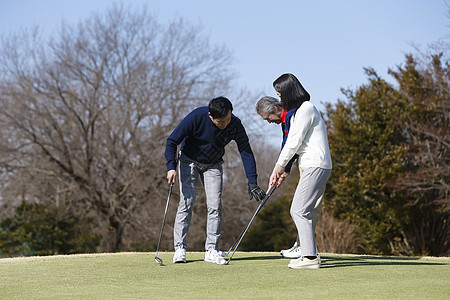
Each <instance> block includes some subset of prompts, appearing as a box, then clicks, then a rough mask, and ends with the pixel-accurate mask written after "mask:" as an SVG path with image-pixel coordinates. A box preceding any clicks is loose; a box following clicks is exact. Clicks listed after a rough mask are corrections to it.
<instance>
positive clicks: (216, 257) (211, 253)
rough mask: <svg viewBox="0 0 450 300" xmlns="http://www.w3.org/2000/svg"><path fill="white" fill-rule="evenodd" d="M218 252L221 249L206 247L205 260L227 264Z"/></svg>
mask: <svg viewBox="0 0 450 300" xmlns="http://www.w3.org/2000/svg"><path fill="white" fill-rule="evenodd" d="M220 252H221V251H217V250H215V249H208V250H207V251H206V252H205V261H207V262H213V263H216V264H218V265H226V264H227V260H226V259H225V258H223V257H222V255H221V253H220Z"/></svg>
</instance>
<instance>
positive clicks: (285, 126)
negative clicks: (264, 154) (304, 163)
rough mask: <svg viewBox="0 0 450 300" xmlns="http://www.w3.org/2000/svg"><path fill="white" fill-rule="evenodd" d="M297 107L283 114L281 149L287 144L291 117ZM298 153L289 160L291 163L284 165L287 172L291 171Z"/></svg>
mask: <svg viewBox="0 0 450 300" xmlns="http://www.w3.org/2000/svg"><path fill="white" fill-rule="evenodd" d="M296 111H297V109H291V110H290V111H288V112H286V111H284V112H283V116H282V118H281V130H282V131H283V141H282V142H281V149H283V147H284V144H286V140H287V137H288V134H289V129H290V128H291V118H292V116H293V115H295V112H296ZM297 157H298V154H295V155H294V157H292V159H291V160H290V161H289V163H288V164H287V165H286V167H284V171H285V172H288V173H289V172H291V168H292V164H293V163H294V161H295V160H296V159H297Z"/></svg>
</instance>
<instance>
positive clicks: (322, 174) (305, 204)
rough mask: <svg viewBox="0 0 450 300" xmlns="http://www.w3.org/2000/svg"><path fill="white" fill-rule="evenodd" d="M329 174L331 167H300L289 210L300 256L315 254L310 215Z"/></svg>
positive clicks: (322, 191)
mask: <svg viewBox="0 0 450 300" xmlns="http://www.w3.org/2000/svg"><path fill="white" fill-rule="evenodd" d="M330 174H331V169H322V168H302V173H301V176H300V180H299V182H298V185H297V189H296V190H295V194H294V199H293V200H292V205H291V211H290V213H291V216H292V219H293V220H294V223H295V226H296V227H297V231H298V236H299V238H300V244H301V247H302V256H317V248H316V238H315V235H314V226H313V218H312V216H313V213H314V207H315V206H316V203H317V201H318V200H319V198H320V197H321V196H322V195H323V193H324V192H325V186H326V183H327V180H328V178H329V177H330ZM316 222H317V221H316ZM314 225H315V224H314Z"/></svg>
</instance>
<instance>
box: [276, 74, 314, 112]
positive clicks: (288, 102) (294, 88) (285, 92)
mask: <svg viewBox="0 0 450 300" xmlns="http://www.w3.org/2000/svg"><path fill="white" fill-rule="evenodd" d="M273 88H274V89H275V91H277V92H278V93H280V94H281V97H280V98H281V105H282V106H283V108H284V109H285V110H287V111H289V110H291V109H296V108H299V107H300V106H301V105H302V104H303V102H305V101H309V99H310V96H309V93H308V92H307V91H306V90H305V88H304V87H303V86H302V84H301V83H300V81H299V80H298V79H297V77H295V76H294V75H292V74H290V73H286V74H283V75H281V76H280V77H278V78H277V79H276V80H275V81H274V82H273Z"/></svg>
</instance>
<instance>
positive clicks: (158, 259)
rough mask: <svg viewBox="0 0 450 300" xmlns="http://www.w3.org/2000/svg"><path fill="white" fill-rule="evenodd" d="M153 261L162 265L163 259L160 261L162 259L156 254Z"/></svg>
mask: <svg viewBox="0 0 450 300" xmlns="http://www.w3.org/2000/svg"><path fill="white" fill-rule="evenodd" d="M155 261H156V262H157V263H158V264H159V265H160V266H162V265H163V261H162V259H161V258H159V257H158V256H155Z"/></svg>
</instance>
